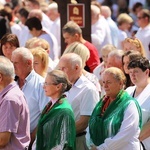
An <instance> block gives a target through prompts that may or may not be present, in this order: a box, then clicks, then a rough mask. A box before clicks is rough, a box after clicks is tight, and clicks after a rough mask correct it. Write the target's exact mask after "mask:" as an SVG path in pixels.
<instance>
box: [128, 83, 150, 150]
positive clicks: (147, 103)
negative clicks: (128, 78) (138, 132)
mask: <svg viewBox="0 0 150 150" xmlns="http://www.w3.org/2000/svg"><path fill="white" fill-rule="evenodd" d="M135 88H136V86H131V87H128V88H127V89H126V91H127V92H128V94H129V95H131V96H133V93H134V91H135ZM149 91H150V84H148V85H147V86H146V87H145V89H144V90H143V91H142V92H141V94H140V95H138V97H136V99H137V101H138V102H139V105H140V106H141V109H142V124H143V125H144V124H145V123H147V122H148V121H149V120H150V92H149ZM142 142H143V144H144V146H145V148H146V149H147V150H150V137H148V138H147V139H145V140H144V141H142Z"/></svg>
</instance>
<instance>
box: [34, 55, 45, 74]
mask: <svg viewBox="0 0 150 150" xmlns="http://www.w3.org/2000/svg"><path fill="white" fill-rule="evenodd" d="M33 68H34V70H35V72H36V73H38V74H40V75H41V74H42V73H43V72H44V71H45V70H44V69H45V68H44V66H43V64H42V60H41V58H39V57H38V56H34V61H33Z"/></svg>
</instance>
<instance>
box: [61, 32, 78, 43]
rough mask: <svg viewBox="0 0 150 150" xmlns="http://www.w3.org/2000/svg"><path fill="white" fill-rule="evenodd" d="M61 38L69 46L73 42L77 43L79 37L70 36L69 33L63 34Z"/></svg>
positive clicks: (76, 35)
mask: <svg viewBox="0 0 150 150" xmlns="http://www.w3.org/2000/svg"><path fill="white" fill-rule="evenodd" d="M63 37H64V40H65V43H66V44H68V45H69V44H71V43H73V42H77V41H78V37H79V35H78V34H75V35H70V34H69V33H67V32H65V33H63Z"/></svg>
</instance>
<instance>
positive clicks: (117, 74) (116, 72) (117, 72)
mask: <svg viewBox="0 0 150 150" xmlns="http://www.w3.org/2000/svg"><path fill="white" fill-rule="evenodd" d="M105 74H111V75H112V76H113V77H114V79H116V80H117V81H120V82H122V83H123V84H124V85H125V83H126V77H125V75H124V73H123V71H122V70H121V69H119V68H116V67H110V68H107V69H105V71H104V72H103V73H102V76H104V75H105Z"/></svg>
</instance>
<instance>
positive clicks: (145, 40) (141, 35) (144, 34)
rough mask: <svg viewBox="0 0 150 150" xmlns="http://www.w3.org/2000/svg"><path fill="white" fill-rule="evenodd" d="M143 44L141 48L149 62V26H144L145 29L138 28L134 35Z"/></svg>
mask: <svg viewBox="0 0 150 150" xmlns="http://www.w3.org/2000/svg"><path fill="white" fill-rule="evenodd" d="M135 36H136V37H137V38H138V39H139V40H140V41H141V42H142V44H143V47H144V49H145V52H146V57H147V59H149V60H150V49H149V45H150V25H148V26H146V27H145V28H143V29H142V28H139V30H138V31H137V33H136V35H135Z"/></svg>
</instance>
